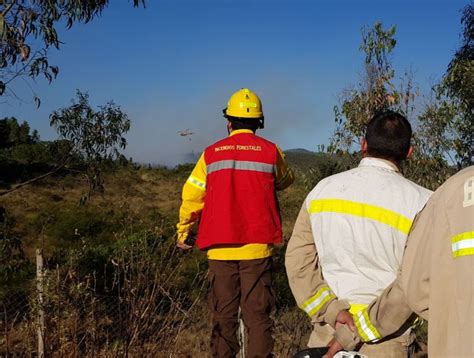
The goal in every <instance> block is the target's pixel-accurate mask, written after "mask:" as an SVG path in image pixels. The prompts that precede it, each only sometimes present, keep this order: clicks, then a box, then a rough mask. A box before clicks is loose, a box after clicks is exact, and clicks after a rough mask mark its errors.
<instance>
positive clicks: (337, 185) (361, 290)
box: [305, 158, 431, 304]
mask: <svg viewBox="0 0 474 358" xmlns="http://www.w3.org/2000/svg"><path fill="white" fill-rule="evenodd" d="M430 194H431V192H430V191H429V190H427V189H424V188H422V187H420V186H418V185H416V184H414V183H413V182H411V181H409V180H408V179H405V178H404V177H403V176H402V175H401V174H400V173H399V172H398V170H397V168H396V167H395V165H393V164H392V163H390V162H388V161H385V160H382V159H376V158H364V159H362V161H361V163H360V164H359V167H357V168H355V169H352V170H349V171H346V172H343V173H340V174H336V175H333V176H331V177H328V178H326V179H324V180H322V181H320V182H319V183H318V185H317V186H316V187H315V188H314V189H313V190H312V191H311V192H310V194H309V195H308V196H307V198H306V201H305V205H306V210H307V211H308V213H309V215H310V221H311V230H312V233H313V238H314V243H315V245H316V249H317V252H318V255H319V260H320V263H321V268H322V274H323V276H324V278H325V281H326V282H327V283H328V285H329V287H330V288H331V290H332V291H333V292H334V293H335V295H336V296H337V297H338V298H340V299H344V300H347V301H348V302H349V303H351V304H368V303H370V302H371V301H372V300H373V299H374V298H375V297H377V296H378V295H379V294H380V293H381V292H382V291H383V290H384V288H385V287H387V286H388V285H389V284H390V283H391V282H392V281H393V280H394V279H395V277H396V275H397V271H398V269H399V267H400V264H401V260H402V255H403V250H404V248H405V242H406V238H407V234H408V232H409V230H410V227H411V225H412V221H413V219H414V217H415V215H416V214H417V213H418V211H420V210H421V209H422V208H423V206H424V205H425V203H426V201H427V200H428V198H429V196H430Z"/></svg>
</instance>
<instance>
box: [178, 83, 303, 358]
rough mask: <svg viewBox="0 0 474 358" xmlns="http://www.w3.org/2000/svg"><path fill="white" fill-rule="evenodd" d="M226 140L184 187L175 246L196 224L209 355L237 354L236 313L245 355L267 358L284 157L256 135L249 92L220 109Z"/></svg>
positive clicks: (286, 178) (255, 110)
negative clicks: (204, 266)
mask: <svg viewBox="0 0 474 358" xmlns="http://www.w3.org/2000/svg"><path fill="white" fill-rule="evenodd" d="M224 117H225V118H226V119H227V129H228V132H229V136H228V137H227V138H224V139H222V140H220V141H218V142H216V143H214V144H212V145H210V146H209V147H207V148H206V149H205V151H204V153H203V155H202V156H201V157H200V158H199V160H198V162H197V164H196V167H195V168H194V170H193V171H192V173H191V175H190V176H189V178H188V180H187V181H186V183H185V184H184V187H183V195H182V205H181V208H180V212H179V223H178V225H177V228H178V243H177V245H178V247H180V248H182V249H189V248H191V245H190V244H189V241H187V239H188V236H189V233H190V230H191V227H192V226H193V224H195V223H196V221H197V220H198V219H199V230H198V235H197V240H196V245H197V246H198V247H199V249H201V250H205V251H207V257H208V259H209V281H210V291H211V292H210V294H209V308H210V310H211V313H212V335H211V350H212V355H213V356H215V357H233V356H236V354H237V353H238V352H239V343H238V340H237V336H236V333H237V327H238V310H239V307H240V309H241V312H242V317H243V321H244V324H245V326H246V327H247V329H248V333H249V334H248V356H249V357H270V356H271V354H272V350H273V337H272V328H273V322H272V320H271V318H270V313H271V311H272V310H273V306H274V295H273V289H272V250H273V245H275V244H278V243H280V242H281V240H282V229H281V221H280V213H279V207H278V201H277V197H276V191H277V190H282V189H285V188H286V187H288V186H289V185H290V184H291V183H292V182H293V179H294V177H293V172H292V171H291V169H290V168H289V167H288V165H287V163H286V161H285V157H284V155H283V153H282V151H281V150H280V149H279V148H278V147H277V146H276V145H275V144H274V143H272V142H270V141H268V140H266V139H264V138H262V137H259V136H257V135H255V132H256V130H257V129H258V128H263V119H264V116H263V111H262V105H261V102H260V99H259V97H258V96H257V95H256V94H255V93H253V92H252V91H250V90H249V89H247V88H243V89H241V90H239V91H237V92H236V93H234V94H233V95H232V96H231V97H230V99H229V102H228V105H227V108H226V109H224Z"/></svg>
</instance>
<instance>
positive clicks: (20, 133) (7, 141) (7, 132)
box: [0, 117, 39, 149]
mask: <svg viewBox="0 0 474 358" xmlns="http://www.w3.org/2000/svg"><path fill="white" fill-rule="evenodd" d="M38 141H39V135H38V131H36V130H34V131H33V132H32V133H31V134H30V125H29V124H28V122H26V121H23V123H21V124H18V120H17V119H16V118H15V117H11V118H3V119H0V149H5V148H12V147H15V146H18V145H21V144H32V143H36V142H38Z"/></svg>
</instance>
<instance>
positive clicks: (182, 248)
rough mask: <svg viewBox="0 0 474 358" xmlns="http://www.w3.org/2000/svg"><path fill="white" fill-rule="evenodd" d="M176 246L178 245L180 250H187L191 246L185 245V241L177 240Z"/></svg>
mask: <svg viewBox="0 0 474 358" xmlns="http://www.w3.org/2000/svg"><path fill="white" fill-rule="evenodd" d="M176 246H177V247H179V248H180V249H181V250H189V249H192V248H193V247H192V246H189V245H186V244H185V243H182V242H179V241H178V242H177V243H176Z"/></svg>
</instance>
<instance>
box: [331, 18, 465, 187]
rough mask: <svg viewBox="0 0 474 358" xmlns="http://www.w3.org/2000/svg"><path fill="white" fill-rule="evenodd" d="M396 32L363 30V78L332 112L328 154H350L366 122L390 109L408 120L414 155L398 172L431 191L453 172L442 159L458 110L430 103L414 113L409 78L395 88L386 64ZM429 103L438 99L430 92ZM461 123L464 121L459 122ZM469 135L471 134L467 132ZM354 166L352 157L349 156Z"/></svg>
mask: <svg viewBox="0 0 474 358" xmlns="http://www.w3.org/2000/svg"><path fill="white" fill-rule="evenodd" d="M395 34H396V29H395V27H393V26H392V27H390V28H388V29H386V30H385V29H384V28H383V26H382V24H381V23H375V25H374V26H373V27H372V28H370V29H367V28H364V29H363V30H362V45H361V46H360V50H361V51H363V52H364V54H365V62H364V65H365V66H364V68H365V73H364V76H363V78H362V79H361V80H360V82H359V83H358V85H357V86H354V87H353V88H352V89H350V90H346V91H344V92H343V96H342V101H341V105H340V106H336V107H335V108H334V112H335V121H336V131H335V133H334V134H333V136H332V138H331V140H330V146H329V150H330V151H331V152H337V153H348V154H351V151H352V150H353V145H354V144H355V143H358V142H359V141H360V139H361V137H362V136H363V135H364V131H365V128H366V126H367V123H368V121H369V120H370V119H371V118H372V117H373V116H374V115H375V114H376V113H377V112H379V111H382V110H386V109H391V110H395V111H398V112H400V113H402V114H404V115H405V116H407V117H408V118H409V119H410V120H411V122H412V126H413V128H414V130H415V131H414V136H413V145H414V146H415V149H416V150H415V154H414V156H413V157H412V158H411V160H409V161H408V162H407V163H406V164H405V165H404V167H403V168H402V169H403V171H404V173H405V175H406V176H407V177H409V178H410V179H412V180H414V181H415V182H417V183H419V184H420V185H423V186H425V187H428V188H430V189H436V188H437V187H438V186H439V185H440V184H441V183H443V182H444V181H445V180H446V179H447V178H448V177H449V176H450V175H451V173H452V170H451V168H450V166H449V163H448V161H447V158H449V157H450V155H451V153H452V152H453V151H455V148H456V143H457V142H456V141H455V135H454V134H453V127H452V123H453V119H452V118H453V116H454V117H456V116H457V115H458V109H457V108H454V107H453V106H452V105H451V104H450V103H449V102H447V101H444V102H443V101H439V100H437V101H431V102H430V103H428V105H427V106H426V108H425V109H424V111H423V113H422V115H420V116H419V117H418V118H412V117H414V114H415V113H416V108H415V107H416V106H415V104H416V103H417V102H416V99H417V98H418V97H419V95H420V93H419V91H418V89H417V88H416V86H415V85H414V81H413V76H412V75H411V73H409V72H406V73H405V74H404V77H403V78H402V80H401V81H400V82H399V84H398V85H397V84H396V83H395V71H394V69H393V66H392V63H391V58H390V56H391V53H392V51H393V50H394V48H395V46H396V40H395ZM432 96H433V97H434V98H439V96H438V95H437V94H436V93H435V92H433V94H432ZM460 123H461V124H463V125H464V124H465V122H463V121H461V122H460ZM471 132H472V130H471ZM353 157H354V163H353V164H354V165H355V162H356V159H358V158H357V156H354V155H353Z"/></svg>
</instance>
